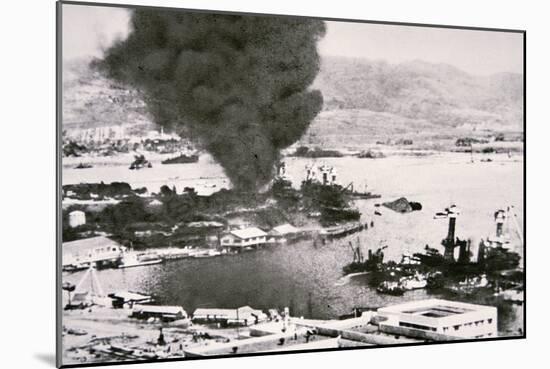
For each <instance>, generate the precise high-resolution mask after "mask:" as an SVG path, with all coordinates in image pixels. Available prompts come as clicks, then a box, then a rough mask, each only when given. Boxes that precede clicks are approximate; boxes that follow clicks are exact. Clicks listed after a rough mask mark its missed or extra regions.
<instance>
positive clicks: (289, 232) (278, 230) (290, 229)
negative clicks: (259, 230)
mask: <svg viewBox="0 0 550 369" xmlns="http://www.w3.org/2000/svg"><path fill="white" fill-rule="evenodd" d="M299 233H300V230H299V229H298V228H296V227H294V226H293V225H292V224H289V223H285V224H282V225H280V226H277V227H275V228H273V229H272V230H271V231H269V233H268V234H267V242H271V243H285V242H287V241H288V240H289V239H292V238H294V237H296V236H297V235H298V234H299Z"/></svg>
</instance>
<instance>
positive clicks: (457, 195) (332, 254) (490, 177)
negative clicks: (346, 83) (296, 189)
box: [63, 154, 523, 331]
mask: <svg viewBox="0 0 550 369" xmlns="http://www.w3.org/2000/svg"><path fill="white" fill-rule="evenodd" d="M493 158H494V161H493V162H490V163H481V162H478V163H474V164H472V163H469V159H470V157H469V155H461V154H441V155H435V156H431V157H426V158H417V157H390V158H386V159H381V160H369V159H357V158H337V159H325V160H323V161H318V162H317V163H318V164H320V163H321V162H324V163H327V164H330V165H334V166H335V167H336V168H337V170H338V173H339V179H340V182H341V183H343V184H347V183H349V182H352V181H353V182H354V184H355V185H356V187H359V188H362V187H363V185H364V184H365V182H366V184H367V185H368V188H369V190H371V191H373V192H376V193H379V194H381V195H382V196H383V198H382V199H381V200H367V201H359V202H357V206H358V207H359V208H360V209H361V211H362V212H363V218H364V220H366V221H370V220H373V221H374V222H375V226H374V228H371V229H369V230H367V231H364V232H362V233H361V234H359V235H352V236H350V237H348V238H346V239H342V240H339V241H336V242H333V243H330V244H327V245H323V246H318V247H314V246H313V244H312V243H311V242H302V243H299V244H295V245H289V246H277V247H271V248H266V249H263V250H259V251H253V252H247V253H243V254H240V255H236V256H221V257H216V258H203V259H185V260H178V261H172V262H167V263H165V264H160V265H152V266H144V267H137V268H129V269H121V270H103V271H99V272H98V277H99V279H100V282H101V283H102V284H103V289H104V290H105V291H106V292H110V291H116V290H124V289H129V290H135V291H142V292H145V293H151V294H155V295H156V296H158V298H159V300H160V301H161V302H162V303H164V304H177V305H181V306H183V307H184V308H185V310H186V311H188V312H192V311H193V310H194V309H195V308H197V307H227V308H234V307H238V306H242V305H250V306H252V307H255V308H261V309H267V308H271V307H278V308H282V307H284V306H289V307H290V309H291V311H292V312H293V315H296V316H300V315H303V316H306V317H312V318H335V317H337V316H339V315H342V314H346V313H349V312H350V311H351V309H353V308H354V307H359V306H361V307H379V306H385V305H389V304H393V303H398V302H402V301H404V300H413V299H424V298H427V297H430V296H429V295H428V294H427V293H426V292H425V291H423V290H417V291H410V292H407V293H405V295H404V296H401V297H396V296H386V295H379V294H377V293H376V292H375V291H373V290H371V289H370V288H369V287H367V283H366V281H367V278H368V276H366V275H361V276H356V277H353V278H349V279H346V278H343V277H342V267H343V266H344V265H345V264H346V263H348V262H350V261H351V259H352V251H351V249H350V247H349V245H348V242H349V241H350V240H351V241H353V242H354V243H355V242H357V239H359V241H360V242H361V245H362V248H363V252H364V253H365V254H366V250H367V249H368V248H372V249H375V248H377V247H379V246H380V245H388V248H387V249H386V255H387V258H389V259H399V258H400V255H401V254H402V253H403V252H404V251H409V252H417V251H422V249H423V248H424V246H425V245H426V244H429V245H430V246H432V247H438V246H440V242H441V239H442V238H444V237H445V236H446V229H447V221H446V220H434V219H433V214H434V213H435V212H437V211H441V210H442V209H443V208H444V207H446V206H449V205H450V204H451V203H456V204H457V205H459V207H460V208H461V211H462V213H461V216H460V217H459V219H458V221H457V236H459V237H461V238H471V239H472V241H473V242H472V245H473V246H474V250H473V251H474V253H475V251H476V245H477V243H478V242H479V239H480V237H486V236H487V235H489V234H492V233H493V232H494V223H493V218H492V216H493V213H494V211H495V210H496V209H498V208H502V207H506V206H509V205H514V206H515V209H516V213H517V216H518V218H517V220H518V224H519V227H520V229H523V174H522V173H523V164H522V157H515V158H512V159H509V158H507V157H506V156H504V155H501V156H495V157H493ZM203 160H205V159H202V158H201V165H193V164H191V165H171V166H160V165H156V166H154V168H152V170H144V171H129V170H128V169H127V168H126V167H125V166H104V167H94V168H92V169H90V170H74V169H70V168H66V169H64V173H63V179H64V183H76V182H80V181H82V182H99V181H101V180H103V181H104V182H107V183H108V182H110V181H115V180H118V181H127V182H129V183H130V184H132V185H133V186H136V185H139V186H147V187H148V188H149V190H150V191H157V190H158V188H159V187H160V185H162V184H165V183H166V184H168V185H170V186H172V185H175V186H177V188H178V189H182V188H183V186H185V185H189V184H193V183H197V182H201V183H210V181H208V180H205V179H203V178H200V177H206V176H215V177H219V178H218V179H216V180H215V181H217V182H216V183H217V184H218V185H219V186H220V187H221V186H224V184H226V183H227V182H224V179H225V177H224V176H223V171H222V170H221V169H220V168H219V166H217V164H215V163H213V162H211V161H209V160H206V161H203ZM309 162H311V161H309V160H305V159H299V158H291V159H288V160H287V166H288V168H289V169H288V171H289V173H290V175H291V176H292V177H293V179H294V181H295V183H296V184H299V182H300V181H301V180H302V179H303V168H304V166H305V164H306V163H309ZM155 168H159V169H157V170H156V171H154V170H155ZM163 168H165V169H164V170H163ZM132 176H134V177H136V178H134V181H132V179H133V177H132ZM176 177H177V178H176ZM401 196H405V197H407V198H408V199H409V200H410V201H419V202H421V203H422V205H423V209H422V211H420V212H413V213H410V214H397V213H394V212H392V211H391V210H388V209H383V208H381V212H382V216H375V215H374V209H375V207H374V204H375V203H376V202H378V201H384V200H394V199H396V198H398V197H401ZM515 228H516V227H515V226H513V224H511V227H510V232H511V235H512V237H513V239H514V241H515V242H516V244H517V246H516V249H517V251H518V252H520V253H521V254H522V248H521V246H520V243H519V240H518V237H517V235H516V234H515ZM81 275H82V273H76V274H71V275H67V276H65V277H64V279H65V280H69V281H73V282H76V281H78V280H79V279H80V277H81ZM442 297H445V298H453V297H452V296H442ZM480 302H483V301H480ZM522 314H523V310H522V308H518V307H508V308H499V327H500V329H501V331H504V330H510V329H511V330H517V328H518V327H521V326H522V322H521V320H522V319H521V317H522Z"/></svg>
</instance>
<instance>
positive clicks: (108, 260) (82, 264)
mask: <svg viewBox="0 0 550 369" xmlns="http://www.w3.org/2000/svg"><path fill="white" fill-rule="evenodd" d="M62 250H63V269H64V270H70V269H80V268H86V267H88V266H89V265H90V264H92V263H94V264H96V265H99V266H103V265H106V264H116V263H118V262H119V261H120V258H121V257H122V253H123V250H124V246H121V245H119V244H118V243H117V242H115V241H113V240H111V239H109V238H107V237H103V236H97V237H91V238H85V239H82V240H76V241H70V242H63V246H62Z"/></svg>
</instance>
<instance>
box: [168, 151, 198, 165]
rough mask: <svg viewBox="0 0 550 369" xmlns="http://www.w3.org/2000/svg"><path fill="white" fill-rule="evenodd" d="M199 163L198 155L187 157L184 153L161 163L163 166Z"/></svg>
mask: <svg viewBox="0 0 550 369" xmlns="http://www.w3.org/2000/svg"><path fill="white" fill-rule="evenodd" d="M198 161H199V156H198V155H196V154H192V155H186V154H183V153H182V154H180V155H178V156H176V157H173V158H169V159H166V160H163V161H161V163H162V164H188V163H196V162H198Z"/></svg>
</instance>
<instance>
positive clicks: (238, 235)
mask: <svg viewBox="0 0 550 369" xmlns="http://www.w3.org/2000/svg"><path fill="white" fill-rule="evenodd" d="M266 242H267V233H266V232H264V231H262V230H261V229H259V228H256V227H250V228H243V229H235V230H232V231H230V232H229V233H227V234H225V235H224V236H222V237H221V246H222V247H227V248H236V249H243V248H245V247H258V246H262V245H264V244H265V243H266Z"/></svg>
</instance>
